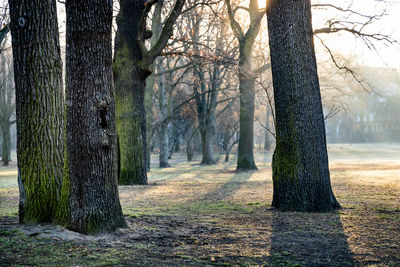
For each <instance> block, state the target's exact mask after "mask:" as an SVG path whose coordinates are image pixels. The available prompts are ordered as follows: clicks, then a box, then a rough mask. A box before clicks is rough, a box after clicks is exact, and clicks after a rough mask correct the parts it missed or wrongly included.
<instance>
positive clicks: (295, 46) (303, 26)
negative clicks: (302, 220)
mask: <svg viewBox="0 0 400 267" xmlns="http://www.w3.org/2000/svg"><path fill="white" fill-rule="evenodd" d="M267 12H268V29H269V42H270V53H271V64H272V65H271V66H272V77H273V86H274V98H275V110H276V148H275V152H274V155H273V161H272V169H273V186H274V195H273V201H272V205H273V206H274V207H276V208H279V209H282V210H297V211H328V210H332V209H335V208H338V207H339V204H338V202H337V201H336V199H335V197H334V195H333V192H332V189H331V183H330V177H329V168H328V155H327V149H326V137H325V126H324V116H323V112H322V103H321V95H320V88H319V81H318V75H317V65H316V59H315V52H314V44H313V32H312V26H311V4H310V0H299V1H291V0H279V1H278V0H272V1H270V2H269V8H268V9H267Z"/></svg>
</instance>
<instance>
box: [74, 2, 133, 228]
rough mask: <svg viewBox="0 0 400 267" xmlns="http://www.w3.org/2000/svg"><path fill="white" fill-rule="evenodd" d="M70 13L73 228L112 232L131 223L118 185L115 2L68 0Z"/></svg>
mask: <svg viewBox="0 0 400 267" xmlns="http://www.w3.org/2000/svg"><path fill="white" fill-rule="evenodd" d="M66 12H67V50H66V60H67V62H66V63H67V64H66V65H67V89H66V94H67V100H66V103H67V129H68V132H67V152H68V153H67V154H68V170H69V179H70V197H69V204H70V213H71V218H70V224H69V227H70V228H71V229H72V230H74V231H77V232H81V233H85V234H93V233H99V232H105V231H112V230H115V229H116V228H119V227H123V226H125V225H126V224H125V219H124V217H123V215H122V209H121V205H120V203H119V196H118V185H117V157H116V149H117V137H116V129H115V102H114V92H113V84H112V47H111V25H112V1H102V0H90V1H78V0H69V1H67V2H66Z"/></svg>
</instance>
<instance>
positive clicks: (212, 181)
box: [0, 145, 400, 266]
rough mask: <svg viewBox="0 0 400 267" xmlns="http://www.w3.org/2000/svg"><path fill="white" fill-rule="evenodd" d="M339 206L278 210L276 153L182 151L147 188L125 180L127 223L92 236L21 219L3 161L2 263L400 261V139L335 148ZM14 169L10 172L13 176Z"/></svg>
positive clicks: (333, 164) (395, 263)
mask: <svg viewBox="0 0 400 267" xmlns="http://www.w3.org/2000/svg"><path fill="white" fill-rule="evenodd" d="M329 149H330V159H331V161H330V170H331V180H332V187H333V190H334V192H335V195H336V197H337V199H338V200H339V202H340V203H341V205H342V207H343V209H341V210H340V211H338V212H335V213H302V212H279V211H276V210H274V209H273V208H272V207H270V203H271V200H272V180H271V176H272V172H271V164H270V158H271V153H257V155H256V160H257V165H258V167H259V169H260V170H259V171H253V172H242V173H235V171H234V170H235V164H234V163H235V160H234V159H232V160H231V162H230V163H225V162H219V163H218V164H216V165H213V166H201V165H199V164H198V163H199V162H198V161H196V162H191V163H187V162H185V161H184V155H183V154H182V155H180V154H179V155H175V158H174V160H173V161H172V162H171V163H172V165H173V167H172V168H166V169H158V168H156V162H153V164H152V166H153V169H152V171H151V172H150V175H149V181H150V185H149V186H121V187H120V198H121V204H122V207H123V212H124V214H125V216H126V219H127V222H128V226H129V228H128V229H121V230H118V231H117V232H116V233H112V234H104V235H99V236H95V237H87V236H83V235H79V234H77V233H73V232H70V231H68V230H66V229H63V228H62V227H57V226H52V225H19V224H17V207H18V189H17V184H16V182H15V180H16V172H15V166H11V167H8V168H0V265H2V266H3V265H4V266H19V265H60V266H71V265H79V266H87V265H90V266H115V265H141V266H148V265H153V266H158V265H163V266H165V265H181V266H182V265H183V266H188V265H195V266H203V265H217V266H231V265H239V266H256V265H266V266H353V265H362V266H398V265H400V245H399V244H400V146H397V145H393V146H388V145H379V146H372V145H352V146H350V145H330V146H329ZM10 172H11V173H10Z"/></svg>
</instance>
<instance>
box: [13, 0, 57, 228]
mask: <svg viewBox="0 0 400 267" xmlns="http://www.w3.org/2000/svg"><path fill="white" fill-rule="evenodd" d="M9 5H10V15H11V34H12V47H13V60H14V80H15V92H16V119H17V129H18V131H17V136H18V139H17V155H18V184H19V190H20V203H19V219H20V222H51V221H52V220H53V217H54V215H55V212H56V208H57V205H58V200H59V199H60V191H61V182H62V169H63V153H64V152H63V144H64V141H63V137H64V131H63V129H64V128H63V127H64V115H63V114H64V113H63V101H64V97H63V91H62V63H61V58H60V45H59V39H58V25H57V9H56V1H55V0H49V1H40V0H32V1H17V0H10V1H9Z"/></svg>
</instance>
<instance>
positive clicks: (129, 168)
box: [114, 0, 150, 185]
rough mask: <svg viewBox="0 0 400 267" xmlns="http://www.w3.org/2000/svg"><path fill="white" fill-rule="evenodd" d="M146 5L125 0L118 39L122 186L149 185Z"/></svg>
mask: <svg viewBox="0 0 400 267" xmlns="http://www.w3.org/2000/svg"><path fill="white" fill-rule="evenodd" d="M143 9H144V2H143V1H132V0H121V1H120V12H119V14H118V17H117V24H118V31H117V36H116V40H115V58H114V81H115V97H116V107H117V110H116V116H117V132H118V137H119V142H120V151H121V152H120V161H121V170H120V180H119V183H120V184H143V185H145V184H147V167H146V152H147V151H146V147H147V132H146V113H145V98H144V97H145V88H146V78H147V77H148V76H149V75H150V73H148V72H143V71H141V69H140V68H138V67H137V65H136V64H137V62H138V60H140V59H141V58H142V55H141V53H140V49H139V47H138V45H137V42H136V37H137V35H138V23H139V21H140V18H141V16H142V14H143Z"/></svg>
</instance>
